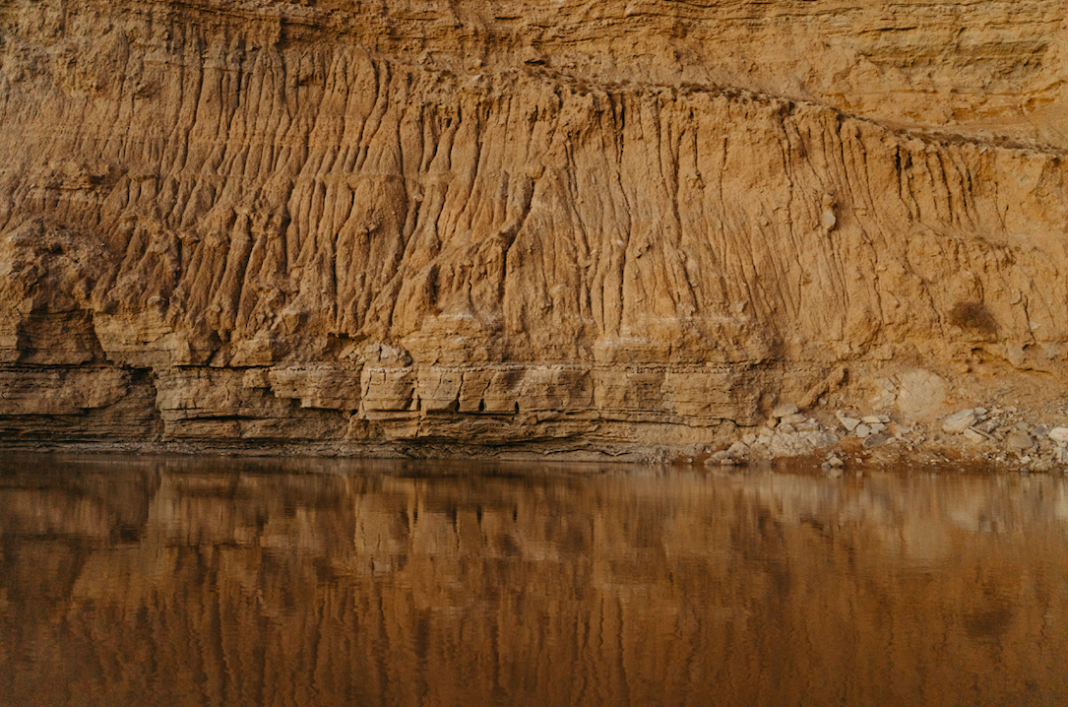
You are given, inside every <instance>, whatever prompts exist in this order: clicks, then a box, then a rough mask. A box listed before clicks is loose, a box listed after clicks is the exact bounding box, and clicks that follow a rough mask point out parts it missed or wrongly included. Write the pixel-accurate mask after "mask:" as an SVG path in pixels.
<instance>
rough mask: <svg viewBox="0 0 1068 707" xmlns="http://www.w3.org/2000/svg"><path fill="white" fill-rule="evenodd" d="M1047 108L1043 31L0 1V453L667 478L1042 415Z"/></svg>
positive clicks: (702, 14)
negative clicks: (788, 426)
mask: <svg viewBox="0 0 1068 707" xmlns="http://www.w3.org/2000/svg"><path fill="white" fill-rule="evenodd" d="M1066 79H1068V19H1066V10H1065V6H1064V3H1063V2H1061V0H1014V1H1013V2H995V1H994V0H984V1H982V2H975V3H970V4H967V5H956V4H949V5H947V4H928V3H920V2H915V3H898V4H886V3H880V2H874V1H873V0H865V1H864V2H860V3H857V2H853V3H845V2H840V0H826V1H822V2H808V1H802V0H776V1H775V2H769V3H733V2H731V3H728V2H718V1H712V0H710V1H709V2H706V3H703V4H680V3H673V2H667V1H666V0H647V1H645V2H642V1H630V2H605V3H594V4H590V3H579V2H574V1H572V0H560V1H558V0H540V1H536V2H522V3H520V2H498V3H484V2H467V1H462V2H443V1H436V0H426V1H422V2H420V1H417V0H380V1H378V2H360V1H358V0H321V1H307V2H300V3H296V2H282V1H281V0H275V1H267V0H248V1H244V2H218V1H216V0H199V1H197V2H186V3H176V2H148V1H136V2H135V1H129V2H123V3H113V2H112V3H108V2H102V1H100V0H42V1H37V2H30V0H14V1H12V2H9V3H5V4H4V5H3V7H2V8H0V125H2V126H3V130H2V131H0V149H2V152H3V154H4V156H5V160H4V162H3V164H2V165H0V394H2V397H3V400H2V401H0V433H2V434H3V440H4V443H5V444H14V443H18V442H20V441H25V440H50V441H51V442H63V441H71V440H83V441H104V442H107V441H142V442H146V441H163V442H166V441H172V442H191V443H197V444H213V445H221V446H229V447H232V448H241V447H250V448H259V447H261V446H263V445H268V446H270V445H273V444H277V443H294V444H298V445H305V448H308V449H311V448H313V447H315V445H319V446H318V447H315V448H317V449H321V450H324V451H328V452H331V453H353V452H358V451H374V452H376V453H390V452H399V451H403V452H406V453H434V454H445V453H449V451H450V450H455V449H458V448H460V447H459V446H458V445H471V444H475V445H491V446H492V445H506V446H508V448H509V449H514V450H515V451H518V452H523V451H524V450H525V451H531V452H569V453H577V454H591V455H592V454H599V453H611V454H618V453H621V452H628V451H629V452H634V451H649V450H651V449H654V448H664V449H674V450H690V451H691V452H692V451H694V450H696V449H698V448H700V447H701V446H703V444H704V443H706V442H709V441H711V440H713V439H717V438H720V439H725V438H726V437H727V436H729V435H730V434H731V432H732V431H733V430H734V429H735V427H736V426H749V425H754V424H756V423H758V422H759V421H760V420H762V419H763V418H764V416H765V415H766V414H767V412H768V411H769V410H770V408H771V406H773V405H774V404H775V403H776V401H778V400H793V401H805V402H807V403H808V404H812V405H815V404H817V401H818V400H819V399H820V398H821V397H823V396H824V395H825V394H826V395H830V396H832V397H833V396H834V395H842V396H846V397H848V396H849V395H853V396H864V399H866V400H869V399H871V398H870V393H871V390H869V388H872V387H874V388H875V392H876V394H877V395H880V394H881V393H879V390H878V386H877V385H875V384H874V383H873V382H874V381H876V380H880V379H882V378H887V377H889V378H893V379H894V380H896V381H897V382H898V383H897V384H900V386H899V387H900V390H902V391H911V392H909V393H907V394H905V396H904V399H903V400H902V401H900V404H901V408H900V410H901V412H902V414H907V415H910V416H918V417H923V416H924V415H932V414H935V413H937V412H940V411H941V410H942V409H943V408H941V407H939V406H940V405H943V404H945V405H949V404H951V403H953V402H954V400H953V396H954V395H958V397H959V394H958V393H955V392H954V391H960V390H964V389H967V390H968V391H970V394H971V393H974V392H975V391H979V392H980V393H985V394H989V395H991V396H995V395H997V391H998V390H1000V389H1001V388H1002V386H1004V385H1005V384H1006V382H1009V383H1012V382H1014V381H1015V382H1020V381H1022V382H1023V383H1026V384H1032V383H1034V382H1035V381H1047V380H1048V381H1062V380H1063V379H1064V376H1065V374H1066V367H1065V362H1066V356H1068V349H1066V345H1065V342H1066V341H1068V308H1066V306H1065V302H1066V301H1068V284H1066V281H1065V279H1064V277H1063V273H1064V272H1066V271H1068V251H1066V249H1065V247H1064V243H1065V242H1066V240H1065V239H1066V236H1068V196H1066V187H1065V177H1066V174H1068V167H1066V165H1065V162H1064V152H1065V150H1066V149H1068V81H1066ZM843 367H845V368H847V369H848V371H849V375H848V376H846V377H845V378H843V376H842V375H841V374H840V373H836V371H841V369H842V368H843ZM935 374H937V376H936V378H935V379H936V380H938V381H941V382H940V383H939V385H938V386H936V387H939V386H941V387H939V393H938V395H935V396H933V397H931V398H927V397H925V396H924V391H925V390H926V389H927V388H926V387H925V386H923V385H920V386H918V387H919V392H918V394H917V390H916V388H917V386H912V388H910V387H909V386H910V385H911V384H910V383H909V381H912V382H915V381H917V380H921V381H922V380H924V379H925V378H924V377H925V376H927V377H928V378H927V379H930V376H932V375H935ZM969 376H970V377H969ZM902 377H904V382H902V380H903V379H902ZM41 380H47V383H46V384H44V383H40V382H39V381H41ZM828 381H831V383H830V384H828ZM869 384H871V385H869ZM897 384H895V385H897ZM841 385H845V386H847V387H846V388H845V389H844V390H840V389H839V388H837V387H836V386H841ZM943 387H944V388H945V390H942V388H943ZM1058 387H1059V386H1048V385H1046V384H1044V383H1042V384H1041V387H1040V389H1039V394H1038V397H1037V398H1036V401H1037V403H1042V402H1049V401H1051V400H1053V398H1054V396H1055V395H1057V390H1056V389H1057V388H1058ZM153 397H154V403H153V402H152V401H153ZM832 402H834V401H833V400H832ZM898 404H899V401H898V400H896V399H891V398H880V402H879V406H880V407H882V408H894V406H896V405H898ZM464 449H469V447H466V446H465V447H464ZM420 450H422V451H420Z"/></svg>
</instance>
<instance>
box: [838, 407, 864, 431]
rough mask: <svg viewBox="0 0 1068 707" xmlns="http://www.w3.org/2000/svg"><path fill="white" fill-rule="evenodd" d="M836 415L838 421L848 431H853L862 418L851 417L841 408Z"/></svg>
mask: <svg viewBox="0 0 1068 707" xmlns="http://www.w3.org/2000/svg"><path fill="white" fill-rule="evenodd" d="M835 416H836V417H837V418H838V422H840V423H842V427H844V428H845V430H846V432H852V431H853V430H855V429H856V428H857V425H859V424H860V420H859V419H858V418H856V417H850V416H849V415H847V414H845V413H844V412H842V411H841V410H839V411H838V412H837V413H836V414H835Z"/></svg>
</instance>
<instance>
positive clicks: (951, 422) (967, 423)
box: [942, 409, 978, 434]
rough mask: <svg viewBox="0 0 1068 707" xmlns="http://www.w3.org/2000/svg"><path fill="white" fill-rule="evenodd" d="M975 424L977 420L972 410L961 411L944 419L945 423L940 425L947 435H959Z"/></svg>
mask: <svg viewBox="0 0 1068 707" xmlns="http://www.w3.org/2000/svg"><path fill="white" fill-rule="evenodd" d="M976 422H978V418H977V417H976V416H975V411H974V410H971V409H968V410H961V411H960V412H958V413H954V414H953V415H950V416H949V417H947V418H946V420H945V422H943V423H942V431H943V432H946V433H949V434H960V433H961V432H963V431H964V430H966V429H968V428H969V427H971V426H972V425H974V424H975V423H976Z"/></svg>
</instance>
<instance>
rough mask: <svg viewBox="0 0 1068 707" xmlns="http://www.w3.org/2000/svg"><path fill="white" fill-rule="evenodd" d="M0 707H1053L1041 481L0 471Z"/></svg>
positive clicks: (25, 461)
mask: <svg viewBox="0 0 1068 707" xmlns="http://www.w3.org/2000/svg"><path fill="white" fill-rule="evenodd" d="M0 705H4V706H5V707H6V706H7V705H20V706H21V705H152V706H153V707H157V706H161V705H297V706H301V707H303V706H306V705H307V706H312V705H324V706H329V705H357V706H358V705H400V706H407V705H465V706H467V705H538V706H540V707H542V706H549V705H909V706H910V707H914V706H916V705H1014V706H1018V705H1068V485H1066V483H1065V481H1064V480H1063V479H1062V478H1060V477H1042V478H1038V477H1031V478H1018V477H1014V478H994V477H989V476H976V475H961V474H950V475H945V476H940V477H938V478H931V477H930V476H929V475H920V474H909V473H907V472H906V473H902V474H896V475H876V476H871V477H866V478H863V479H848V480H845V481H829V480H826V479H823V478H821V477H814V476H804V475H770V474H754V475H749V476H735V477H723V476H715V475H712V474H710V473H708V472H705V471H704V470H700V471H692V470H687V471H659V470H656V471H651V470H649V469H642V468H634V467H618V466H612V467H590V466H582V467H567V466H485V465H435V464H430V463H395V464H394V463H359V462H328V461H302V462H249V461H226V460H211V459H201V460H189V459H169V458H149V457H143V458H137V457H130V458H89V457H62V456H51V457H49V456H41V457H32V456H11V455H8V456H0Z"/></svg>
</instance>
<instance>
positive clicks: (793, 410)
mask: <svg viewBox="0 0 1068 707" xmlns="http://www.w3.org/2000/svg"><path fill="white" fill-rule="evenodd" d="M799 412H801V408H799V407H797V405H795V404H794V403H783V404H782V405H780V406H778V407H777V408H775V409H774V410H772V411H771V416H772V417H775V418H779V419H781V418H784V417H790V416H791V415H796V414H797V413H799Z"/></svg>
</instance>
